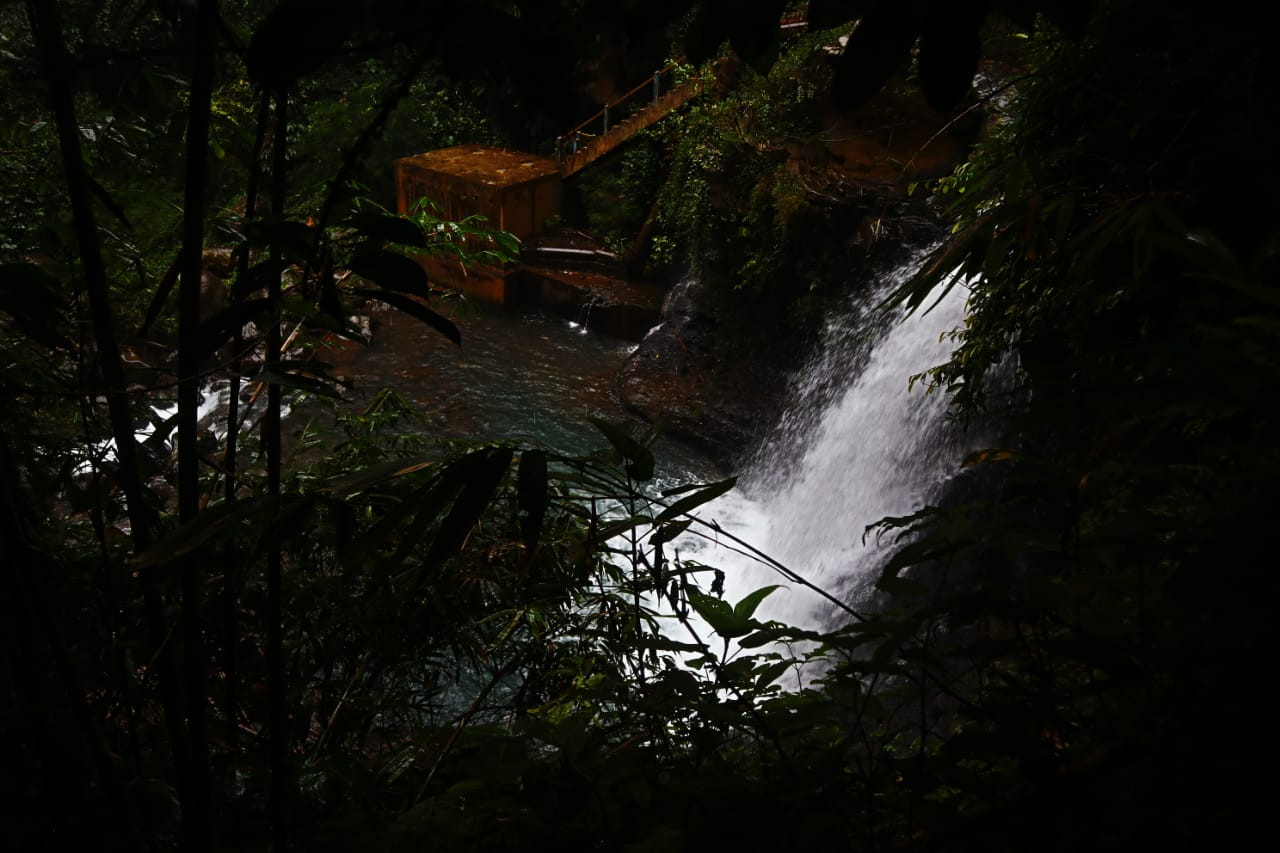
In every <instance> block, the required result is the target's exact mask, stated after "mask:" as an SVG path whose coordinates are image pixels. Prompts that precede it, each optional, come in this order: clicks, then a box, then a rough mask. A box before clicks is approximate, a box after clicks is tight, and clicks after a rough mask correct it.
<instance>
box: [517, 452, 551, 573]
mask: <svg viewBox="0 0 1280 853" xmlns="http://www.w3.org/2000/svg"><path fill="white" fill-rule="evenodd" d="M548 502H549V501H548V495H547V454H545V453H543V452H542V451H541V450H526V451H524V452H523V453H521V454H520V467H519V468H518V469H517V471H516V506H517V507H518V508H519V510H520V511H521V512H522V513H524V515H523V516H522V517H521V519H520V533H521V536H522V538H523V539H524V545H525V547H526V548H528V549H529V550H533V547H534V546H535V545H537V544H538V535H539V534H540V533H541V532H542V519H543V518H544V517H545V516H546V514H547V504H548Z"/></svg>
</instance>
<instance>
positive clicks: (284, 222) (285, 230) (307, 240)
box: [244, 216, 316, 269]
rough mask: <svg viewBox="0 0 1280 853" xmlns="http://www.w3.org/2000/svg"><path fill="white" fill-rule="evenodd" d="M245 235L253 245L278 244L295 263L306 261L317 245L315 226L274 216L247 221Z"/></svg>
mask: <svg viewBox="0 0 1280 853" xmlns="http://www.w3.org/2000/svg"><path fill="white" fill-rule="evenodd" d="M244 237H245V242H246V243H247V244H248V245H249V246H252V247H257V248H267V247H270V246H274V245H278V246H279V247H280V251H281V254H282V255H283V256H284V257H285V259H286V260H289V261H293V262H294V263H305V262H306V261H307V260H308V259H309V258H310V257H311V253H312V252H314V251H315V247H316V229H315V228H312V227H311V226H309V225H307V224H306V223H304V222H297V221H295V220H292V219H284V218H279V217H272V216H265V217H262V218H260V219H255V220H252V221H251V222H246V223H245V225H244ZM277 269H278V268H277Z"/></svg>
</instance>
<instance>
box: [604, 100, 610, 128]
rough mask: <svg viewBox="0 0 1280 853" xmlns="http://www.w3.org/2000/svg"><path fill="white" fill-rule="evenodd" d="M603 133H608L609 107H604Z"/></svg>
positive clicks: (606, 105)
mask: <svg viewBox="0 0 1280 853" xmlns="http://www.w3.org/2000/svg"><path fill="white" fill-rule="evenodd" d="M604 132H605V133H608V132H609V105H608V104H605V105H604Z"/></svg>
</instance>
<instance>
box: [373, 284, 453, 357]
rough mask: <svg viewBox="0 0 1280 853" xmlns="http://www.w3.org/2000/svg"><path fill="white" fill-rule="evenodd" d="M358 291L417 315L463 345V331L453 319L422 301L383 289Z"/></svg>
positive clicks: (410, 314)
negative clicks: (442, 314)
mask: <svg viewBox="0 0 1280 853" xmlns="http://www.w3.org/2000/svg"><path fill="white" fill-rule="evenodd" d="M356 292H357V293H359V294H360V295H361V296H367V297H369V298H370V299H377V300H379V301H382V302H385V303H387V304H388V305H390V306H391V307H392V308H398V309H399V310H401V311H403V312H404V313H406V314H408V315H409V316H411V317H416V318H417V319H419V320H421V321H422V322H424V323H426V324H427V325H428V326H430V327H431V328H433V329H435V330H436V331H437V332H439V333H440V334H442V335H444V336H445V337H446V338H448V339H449V340H451V341H453V342H454V343H455V344H457V345H458V346H462V332H460V331H458V327H457V326H455V325H454V324H453V321H451V320H449V319H448V318H447V317H443V316H441V315H440V314H437V313H436V312H434V311H432V310H431V309H430V308H428V307H427V306H425V305H423V304H422V303H421V302H418V301H417V300H415V299H413V298H411V297H408V296H404V295H403V294H400V293H388V292H386V291H382V290H359V291H356Z"/></svg>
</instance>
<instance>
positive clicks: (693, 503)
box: [654, 477, 738, 524]
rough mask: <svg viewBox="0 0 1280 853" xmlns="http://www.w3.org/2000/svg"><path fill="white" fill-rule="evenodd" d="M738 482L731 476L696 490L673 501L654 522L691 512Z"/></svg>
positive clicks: (658, 522) (659, 522)
mask: <svg viewBox="0 0 1280 853" xmlns="http://www.w3.org/2000/svg"><path fill="white" fill-rule="evenodd" d="M737 482H738V478H737V477H730V478H729V479H727V480H721V481H720V482H718V483H712V484H711V485H709V486H707V487H706V488H705V489H702V490H700V491H697V492H694V493H693V494H691V495H688V496H687V497H683V498H681V499H680V500H678V501H676V502H675V503H673V504H672V505H671V506H669V507H667V508H666V509H664V510H663V511H662V512H660V513H658V517H657V518H655V519H654V522H655V523H657V524H661V523H662V522H664V521H669V520H670V519H673V518H675V517H676V516H678V515H683V514H684V513H686V512H689V511H690V510H692V509H696V508H697V507H700V506H702V505H703V504H704V503H706V502H707V501H712V500H715V499H716V498H718V497H720V496H721V495H723V494H724V493H725V492H727V491H729V490H730V489H732V488H733V487H734V486H735V485H736V484H737Z"/></svg>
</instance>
